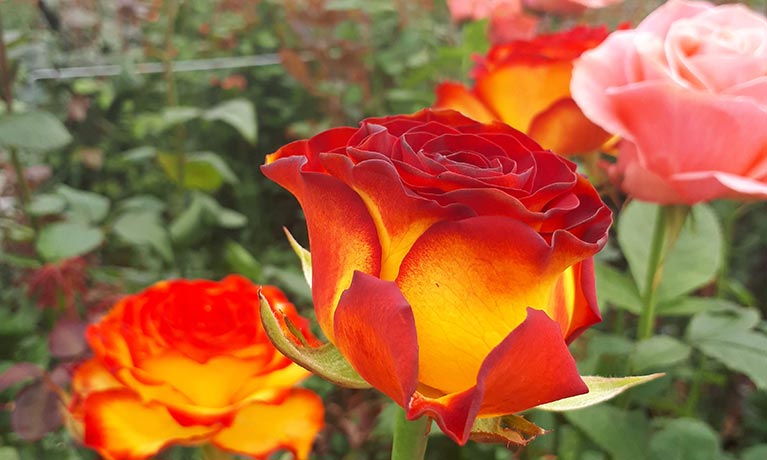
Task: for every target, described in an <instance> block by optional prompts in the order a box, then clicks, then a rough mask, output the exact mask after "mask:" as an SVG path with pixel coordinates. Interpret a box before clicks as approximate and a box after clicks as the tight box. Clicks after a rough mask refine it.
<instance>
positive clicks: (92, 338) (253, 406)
mask: <svg viewBox="0 0 767 460" xmlns="http://www.w3.org/2000/svg"><path fill="white" fill-rule="evenodd" d="M260 289H261V292H262V294H263V295H264V296H265V297H266V298H267V299H269V301H270V303H271V304H272V305H274V306H275V307H276V308H277V309H278V310H280V311H281V312H282V313H283V314H284V315H286V316H287V318H289V319H290V320H291V321H292V322H293V323H294V324H296V325H297V326H298V327H299V328H300V329H301V330H302V331H303V332H304V334H305V335H308V336H309V337H311V333H310V332H309V331H308V327H307V322H306V320H305V319H304V318H301V317H300V316H298V314H297V313H296V310H295V308H294V307H293V305H292V304H290V303H289V302H288V301H287V299H286V298H285V296H284V294H282V292H280V291H279V290H278V289H277V288H275V287H271V286H262V287H260ZM258 293H259V287H258V286H256V285H254V284H252V283H251V282H250V281H248V280H246V279H245V278H242V277H239V276H229V277H227V278H225V279H224V280H222V281H220V282H214V281H203V280H198V281H188V280H174V281H163V282H160V283H157V284H155V285H154V286H151V287H150V288H148V289H146V290H145V291H143V292H141V293H139V294H136V295H131V296H127V297H125V298H124V299H123V300H121V301H120V302H118V303H117V304H116V305H115V306H114V308H112V310H111V311H110V312H109V313H108V314H107V315H106V316H105V317H104V318H103V319H102V320H101V321H99V322H98V323H96V324H94V325H91V326H90V327H89V328H88V331H87V339H88V342H89V344H90V345H91V347H92V349H93V352H94V357H93V358H92V359H90V360H89V361H87V362H85V363H84V364H82V365H81V366H79V367H78V368H77V370H76V371H75V374H74V378H73V382H72V391H73V395H72V400H71V402H70V404H69V407H68V409H69V413H70V420H71V423H70V426H71V427H72V428H73V430H74V431H75V433H76V435H77V436H78V437H79V438H80V439H81V440H82V441H83V442H84V443H85V444H86V445H88V446H90V447H92V448H94V449H96V450H97V451H98V452H99V453H100V454H101V455H103V456H104V457H105V458H108V459H141V458H147V457H149V456H151V455H154V454H155V453H157V452H158V451H159V450H161V449H162V448H163V447H165V446H168V445H170V444H187V445H190V444H191V445H196V444H203V443H211V444H213V445H214V446H216V447H218V448H219V449H222V450H226V451H232V452H237V453H241V454H246V455H253V456H265V455H268V454H269V453H270V452H272V451H275V450H278V449H287V450H290V451H292V452H293V453H294V454H295V455H296V457H298V458H306V457H307V454H308V452H309V450H310V449H311V445H312V440H313V438H314V436H315V434H316V433H317V432H318V430H319V429H320V428H321V427H322V424H323V421H322V420H323V407H322V402H321V400H320V399H319V397H318V396H317V395H316V394H314V393H312V392H311V391H309V390H304V389H297V388H293V387H294V386H295V385H296V384H297V383H298V382H300V381H301V380H303V379H304V378H306V377H307V376H308V375H309V374H308V372H307V371H305V370H304V369H302V368H300V367H298V366H297V365H295V364H293V363H292V362H291V361H290V360H288V359H287V358H285V357H284V356H283V355H282V354H280V353H279V352H278V351H277V350H276V349H275V348H274V346H273V345H272V344H271V342H269V340H268V338H267V337H266V335H265V333H264V330H263V328H262V326H261V321H260V318H259V313H258V305H259V296H258Z"/></svg>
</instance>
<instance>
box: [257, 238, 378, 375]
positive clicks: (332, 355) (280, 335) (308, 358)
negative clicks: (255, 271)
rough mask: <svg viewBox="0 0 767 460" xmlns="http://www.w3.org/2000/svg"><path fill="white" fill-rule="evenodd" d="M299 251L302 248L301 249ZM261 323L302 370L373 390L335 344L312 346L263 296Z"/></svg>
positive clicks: (277, 346) (276, 343)
mask: <svg viewBox="0 0 767 460" xmlns="http://www.w3.org/2000/svg"><path fill="white" fill-rule="evenodd" d="M299 247H300V246H299ZM260 297H261V306H260V311H261V323H262V324H263V326H264V331H266V335H267V336H268V337H269V340H271V342H272V344H273V345H274V347H275V348H277V350H279V351H280V352H281V353H282V354H283V355H285V356H287V357H288V358H290V359H291V360H292V361H293V362H295V363H296V364H298V365H299V366H301V367H303V368H304V369H307V370H308V371H310V372H312V373H314V374H316V375H318V376H320V377H322V378H324V379H326V380H329V381H331V382H333V383H335V384H336V385H339V386H342V387H346V388H370V384H369V383H367V382H366V381H365V380H364V379H363V378H362V377H360V375H359V374H358V373H357V371H355V370H354V369H353V368H352V366H351V364H349V362H348V361H347V360H346V359H345V358H344V357H343V355H341V353H340V352H339V351H338V349H337V348H336V347H335V346H334V345H333V344H332V343H326V344H324V345H321V346H317V347H314V346H311V345H310V341H309V340H307V338H306V337H304V336H303V334H301V331H300V330H299V329H298V328H297V327H296V326H295V325H293V323H292V322H291V321H290V319H288V318H287V317H286V316H285V315H283V314H282V312H280V311H279V310H273V309H272V307H271V306H270V305H269V301H268V300H267V299H266V298H265V297H264V296H263V295H261V296H260Z"/></svg>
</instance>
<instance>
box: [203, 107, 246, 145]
mask: <svg viewBox="0 0 767 460" xmlns="http://www.w3.org/2000/svg"><path fill="white" fill-rule="evenodd" d="M202 118H203V119H204V120H208V121H215V120H218V121H223V122H224V123H227V124H228V125H229V126H231V127H233V128H234V129H236V130H237V131H238V132H239V133H240V135H241V136H242V137H243V138H245V140H247V141H248V142H249V143H251V144H255V143H256V136H257V134H258V125H257V122H256V110H255V107H254V106H253V103H252V102H251V101H249V100H247V99H230V100H228V101H224V102H222V103H220V104H218V105H216V106H215V107H213V108H212V109H210V110H207V111H205V113H204V114H203V115H202Z"/></svg>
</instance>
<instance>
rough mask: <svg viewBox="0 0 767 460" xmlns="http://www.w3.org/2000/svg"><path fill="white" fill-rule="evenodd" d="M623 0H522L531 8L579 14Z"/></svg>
mask: <svg viewBox="0 0 767 460" xmlns="http://www.w3.org/2000/svg"><path fill="white" fill-rule="evenodd" d="M622 1H623V0H524V2H525V5H526V6H527V7H528V8H530V9H533V10H537V11H545V12H546V13H553V14H581V13H583V12H584V11H586V10H587V9H589V8H592V9H596V8H604V7H606V6H610V5H614V4H616V3H621V2H622Z"/></svg>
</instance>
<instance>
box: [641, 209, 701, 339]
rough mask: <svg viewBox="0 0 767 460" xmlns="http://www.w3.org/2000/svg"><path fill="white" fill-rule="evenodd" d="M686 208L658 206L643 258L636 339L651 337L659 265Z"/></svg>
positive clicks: (662, 263)
mask: <svg viewBox="0 0 767 460" xmlns="http://www.w3.org/2000/svg"><path fill="white" fill-rule="evenodd" d="M689 212H690V207H689V206H682V205H680V206H676V205H666V206H658V212H657V214H656V218H655V228H654V229H653V234H652V241H651V243H650V259H649V260H648V261H647V273H646V277H645V286H644V292H643V293H642V312H641V313H640V315H639V328H638V329H637V339H638V340H644V339H648V338H650V337H652V335H653V329H654V326H655V313H656V311H655V307H656V304H657V301H658V299H657V291H658V285H659V284H660V281H661V279H662V278H663V265H664V264H665V262H666V256H667V255H668V253H670V252H671V249H673V247H674V243H676V239H677V237H678V236H679V232H680V231H681V230H682V225H683V224H684V221H685V220H686V218H687V215H688V214H689Z"/></svg>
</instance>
